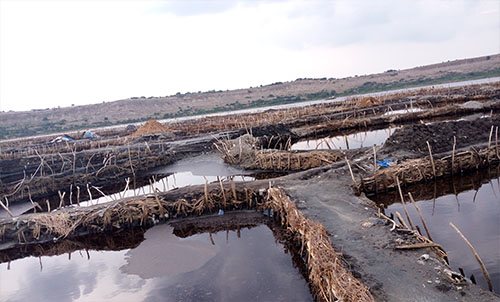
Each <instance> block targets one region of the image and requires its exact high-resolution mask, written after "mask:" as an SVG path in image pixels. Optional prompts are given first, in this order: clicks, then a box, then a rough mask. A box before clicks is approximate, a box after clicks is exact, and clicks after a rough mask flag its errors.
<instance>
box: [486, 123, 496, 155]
mask: <svg viewBox="0 0 500 302" xmlns="http://www.w3.org/2000/svg"><path fill="white" fill-rule="evenodd" d="M494 128H495V126H491V130H490V138H489V139H488V151H489V150H490V148H491V137H492V136H493V129H494Z"/></svg>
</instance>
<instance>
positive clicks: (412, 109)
mask: <svg viewBox="0 0 500 302" xmlns="http://www.w3.org/2000/svg"><path fill="white" fill-rule="evenodd" d="M421 111H424V110H423V109H420V108H406V109H400V110H391V111H388V112H386V113H384V114H383V115H384V116H388V115H396V114H406V113H413V112H421Z"/></svg>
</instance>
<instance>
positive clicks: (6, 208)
mask: <svg viewBox="0 0 500 302" xmlns="http://www.w3.org/2000/svg"><path fill="white" fill-rule="evenodd" d="M0 206H2V208H3V209H4V210H5V211H7V213H9V215H10V217H14V214H12V212H11V211H10V210H9V208H8V207H6V206H5V204H4V203H3V202H2V200H1V199H0Z"/></svg>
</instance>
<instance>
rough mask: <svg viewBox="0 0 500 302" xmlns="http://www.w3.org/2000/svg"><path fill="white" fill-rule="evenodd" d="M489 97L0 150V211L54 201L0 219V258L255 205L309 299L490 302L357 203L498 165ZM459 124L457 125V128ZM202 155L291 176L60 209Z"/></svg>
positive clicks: (412, 233) (409, 97) (371, 104)
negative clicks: (301, 270) (367, 143)
mask: <svg viewBox="0 0 500 302" xmlns="http://www.w3.org/2000/svg"><path fill="white" fill-rule="evenodd" d="M499 95H500V84H497V83H495V84H489V85H483V86H473V87H467V88H464V87H461V88H450V89H438V90H432V89H427V90H422V91H419V92H409V93H402V94H393V95H390V94H389V95H383V96H377V97H373V98H368V99H348V100H346V101H344V102H339V103H331V104H322V105H315V106H309V107H304V108H293V109H285V110H278V111H269V112H264V113H257V114H248V115H236V116H221V117H214V118H207V119H200V120H191V121H184V122H179V123H174V124H167V125H165V127H166V128H165V129H163V130H161V131H167V132H162V133H150V134H146V135H143V136H140V137H138V138H133V140H132V141H130V140H126V139H125V137H128V136H129V135H130V134H131V133H128V134H126V135H125V134H118V137H117V138H109V137H108V138H101V139H102V140H104V139H108V140H114V142H115V143H114V144H111V143H110V144H108V145H106V146H102V145H101V146H99V144H98V145H97V147H95V143H96V142H93V143H92V144H94V146H91V144H89V143H85V148H83V147H82V148H81V149H80V150H79V151H74V152H73V151H71V150H75V149H77V147H75V146H76V145H78V144H79V143H80V142H75V143H68V145H66V144H65V143H64V144H61V145H59V147H57V148H61V149H57V150H60V151H61V152H59V151H58V153H54V152H53V149H50V151H49V149H47V148H46V149H45V151H46V152H47V153H44V152H43V150H44V147H41V148H40V147H37V148H32V149H29V147H27V146H29V145H30V142H29V141H26V140H24V141H23V140H19V141H16V142H15V143H12V142H9V144H10V145H9V146H8V148H10V149H8V150H11V151H12V150H15V149H19V148H25V150H31V151H23V152H25V153H23V152H10V153H9V152H7V153H2V155H3V157H2V159H1V160H0V168H1V169H2V170H0V172H1V173H0V181H2V182H0V189H1V190H0V192H2V193H1V194H2V196H0V198H1V200H2V202H3V204H4V206H7V200H9V202H11V203H12V204H13V203H14V202H30V201H29V200H30V199H36V198H41V200H43V199H44V198H46V197H47V196H49V195H52V196H54V195H55V194H57V195H55V196H57V197H58V198H59V206H58V207H57V208H58V209H57V210H55V211H54V210H53V209H54V207H51V210H52V211H50V212H49V213H34V214H25V215H21V216H15V217H7V218H0V235H1V236H0V240H1V241H0V259H5V261H8V259H16V258H20V257H24V256H27V255H36V251H35V248H32V247H33V246H36V245H38V244H42V245H44V246H45V245H46V246H51V244H56V245H57V243H58V242H67V240H70V241H78V240H79V238H92V236H96V235H99V234H109V235H111V237H113V238H114V237H116V238H117V240H118V238H119V237H120V233H122V232H128V231H127V230H137V231H138V234H139V235H138V236H139V237H140V232H141V230H143V229H147V228H150V227H153V226H155V225H157V224H159V223H163V222H173V221H178V222H179V223H180V224H184V225H187V226H188V225H189V221H191V222H193V221H197V219H199V217H203V216H207V215H218V214H219V213H221V214H224V213H229V212H238V211H256V210H257V213H258V215H260V216H261V217H262V216H263V215H267V216H270V215H271V213H272V216H273V219H276V220H277V222H278V223H280V224H281V225H282V226H283V228H284V229H285V230H286V232H287V236H286V238H287V240H288V241H289V242H290V244H292V245H294V246H297V247H299V251H300V252H299V254H298V257H299V258H302V259H303V261H304V263H305V264H306V267H307V272H308V281H309V283H310V286H311V291H312V293H313V295H314V297H315V298H316V299H317V300H319V301H336V300H345V301H363V300H366V301H370V300H373V299H375V300H377V301H419V300H420V301H457V300H458V301H477V300H482V301H499V298H498V296H496V295H495V294H494V293H490V292H487V291H484V290H482V289H481V288H480V287H478V286H475V285H473V284H469V283H468V282H467V280H466V279H465V278H463V277H462V276H460V274H459V273H456V272H454V271H453V270H452V269H451V268H450V267H449V265H448V264H447V257H446V256H447V255H446V250H444V249H443V248H442V246H441V245H440V244H439V242H433V241H432V240H431V239H430V238H428V237H426V236H425V234H424V235H423V234H422V233H421V232H419V231H418V230H415V229H413V227H411V226H409V225H410V224H411V223H409V222H408V223H407V222H406V221H405V220H404V217H401V219H392V218H390V217H387V216H385V215H384V213H383V212H381V211H380V210H379V208H378V207H377V206H376V205H375V204H374V202H372V201H371V200H369V199H367V198H366V197H365V194H367V195H368V194H376V193H379V192H382V191H389V192H390V191H393V192H397V191H395V190H397V180H399V181H400V182H401V185H402V186H403V188H404V187H405V186H407V185H409V184H411V183H419V182H420V183H425V182H429V181H434V180H435V179H437V178H445V177H448V176H451V175H453V176H454V177H460V175H461V174H462V173H464V172H466V171H468V170H476V169H479V168H484V167H488V166H493V165H496V164H498V162H499V160H500V157H499V152H498V138H497V131H498V130H497V129H498V126H500V125H499V122H498V121H499V119H498V116H497V111H498V108H500V107H499V105H498V104H499V101H498V97H499ZM415 108H417V109H419V110H414V109H415ZM471 114H478V115H477V116H471ZM463 117H465V118H466V120H465V121H457V120H458V119H460V118H463ZM391 125H398V126H402V127H401V128H398V129H397V130H396V131H394V133H392V135H390V136H389V138H388V139H387V141H386V142H385V143H384V144H383V146H381V147H374V148H370V147H363V148H357V149H353V150H340V149H336V148H329V149H328V150H314V151H295V150H290V149H291V146H292V145H293V143H295V142H297V141H299V140H303V139H307V138H310V137H321V136H323V135H325V136H326V135H330V134H340V135H345V134H347V133H351V132H352V131H353V130H365V129H377V127H388V126H391ZM153 131H154V132H156V131H157V130H153ZM454 137H455V139H453V138H454ZM412 138H413V139H412ZM98 140H99V139H98ZM450 141H451V142H450ZM0 146H2V152H3V150H7V149H4V146H3V145H2V143H1V142H0ZM37 146H43V142H42V143H40V142H39V144H38V145H37ZM68 146H69V148H70V149H66V150H63V149H64V148H68ZM26 148H27V149H26ZM213 149H219V151H222V152H221V155H222V157H223V158H224V159H225V160H226V161H227V162H228V163H230V164H233V165H238V166H240V167H243V168H245V169H255V170H256V171H253V173H255V172H257V173H258V172H279V173H288V172H291V171H293V172H295V173H293V174H288V175H282V174H278V175H276V176H277V177H276V178H271V179H265V180H255V181H251V182H238V183H236V182H231V181H221V180H220V179H219V180H218V181H215V182H212V183H209V181H208V180H207V181H206V183H205V185H198V186H192V187H184V188H179V189H174V190H170V191H167V192H163V191H161V190H157V189H153V190H152V191H151V193H147V194H144V195H142V196H135V197H129V198H120V199H118V200H114V201H110V202H108V203H105V204H98V205H94V206H89V207H65V205H68V204H69V203H71V201H73V202H74V201H75V198H76V196H77V195H78V192H83V191H87V189H88V190H89V191H90V192H88V193H89V195H91V194H98V191H97V189H99V188H100V187H104V186H109V193H112V192H113V191H114V190H121V189H119V188H120V186H119V185H118V184H119V183H121V184H123V180H124V178H127V177H130V179H131V182H132V181H134V180H135V181H136V182H137V183H139V184H143V183H146V184H147V183H148V182H149V180H148V179H147V177H148V176H147V175H149V174H141V173H148V171H151V170H152V169H153V171H154V169H156V168H158V167H160V166H164V165H167V164H172V163H173V162H175V161H177V160H179V159H183V158H184V159H189V158H190V157H191V156H193V155H195V154H200V153H202V152H204V151H206V150H213ZM429 149H430V152H429V153H427V152H428V151H429ZM30 152H33V153H34V154H30ZM106 152H108V153H106ZM107 154H108V155H107ZM386 159H390V160H391V161H386ZM377 160H379V162H377ZM49 167H50V168H49ZM141 177H142V178H141ZM153 181H154V180H153ZM356 193H357V194H356ZM82 194H83V193H82ZM105 194H108V190H106V192H105ZM82 196H83V195H82ZM82 198H83V197H82ZM55 202H56V203H57V198H55ZM41 210H43V211H46V210H47V208H42V209H41ZM221 211H222V212H221ZM225 215H228V214H224V215H222V216H221V217H224V216H225ZM227 217H229V215H228V216H227ZM268 218H269V217H268ZM221 224H223V223H222V222H221ZM205 227H206V228H208V229H210V228H211V227H213V226H209V225H207V226H203V225H200V224H198V225H197V226H193V227H186V228H181V229H182V230H183V231H182V232H184V233H185V234H190V233H193V232H198V231H199V230H204V228H205ZM431 232H432V230H431ZM112 234H116V236H115V235H112ZM123 234H125V233H123ZM54 240H55V241H56V242H55V243H54ZM134 242H135V241H131V243H132V244H133V243H134ZM73 246H74V245H73ZM88 246H92V242H89V243H88ZM97 248H98V247H97ZM22 250H25V251H26V253H24V254H23V252H22ZM47 250H50V248H47ZM4 252H5V254H3V253H4ZM423 255H427V256H423ZM294 257H295V256H294Z"/></svg>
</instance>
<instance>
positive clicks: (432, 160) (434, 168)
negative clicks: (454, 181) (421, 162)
mask: <svg viewBox="0 0 500 302" xmlns="http://www.w3.org/2000/svg"><path fill="white" fill-rule="evenodd" d="M427 147H428V148H429V156H430V158H431V165H432V173H433V174H434V179H436V166H435V165H434V158H433V157H432V150H431V145H430V144H429V141H427Z"/></svg>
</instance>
